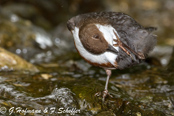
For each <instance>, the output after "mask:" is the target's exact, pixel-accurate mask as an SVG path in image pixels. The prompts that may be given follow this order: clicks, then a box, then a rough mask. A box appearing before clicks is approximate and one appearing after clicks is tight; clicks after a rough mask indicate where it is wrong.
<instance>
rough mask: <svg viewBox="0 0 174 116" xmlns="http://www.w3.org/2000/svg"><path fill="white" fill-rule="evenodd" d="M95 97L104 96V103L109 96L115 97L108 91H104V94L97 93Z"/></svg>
mask: <svg viewBox="0 0 174 116" xmlns="http://www.w3.org/2000/svg"><path fill="white" fill-rule="evenodd" d="M94 96H97V97H99V96H102V101H105V98H106V97H107V96H109V97H111V98H113V96H112V95H111V94H109V92H108V90H104V91H103V92H97V93H96V94H95V95H94Z"/></svg>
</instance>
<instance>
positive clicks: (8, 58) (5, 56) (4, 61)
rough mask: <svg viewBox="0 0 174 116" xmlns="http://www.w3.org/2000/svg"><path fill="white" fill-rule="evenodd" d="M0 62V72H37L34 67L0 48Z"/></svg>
mask: <svg viewBox="0 0 174 116" xmlns="http://www.w3.org/2000/svg"><path fill="white" fill-rule="evenodd" d="M0 61H1V62H0V70H1V71H25V70H26V71H32V72H38V71H39V70H38V69H37V68H36V67H35V66H34V65H32V64H30V63H28V62H27V61H25V60H24V59H22V58H20V57H19V56H17V55H15V54H13V53H10V52H8V51H6V50H5V49H3V48H0Z"/></svg>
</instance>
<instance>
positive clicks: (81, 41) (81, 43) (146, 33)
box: [67, 11, 157, 101]
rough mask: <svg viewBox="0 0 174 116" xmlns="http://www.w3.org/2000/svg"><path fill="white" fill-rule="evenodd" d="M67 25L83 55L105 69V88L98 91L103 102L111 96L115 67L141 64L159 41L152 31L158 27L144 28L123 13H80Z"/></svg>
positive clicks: (121, 67)
mask: <svg viewBox="0 0 174 116" xmlns="http://www.w3.org/2000/svg"><path fill="white" fill-rule="evenodd" d="M67 28H68V30H69V31H70V32H71V33H72V35H73V37H74V44H75V47H76V49H77V51H78V53H79V54H80V56H81V57H82V58H83V59H84V60H86V61H87V62H88V63H89V64H91V65H94V66H98V67H101V68H103V69H104V70H105V71H106V74H107V78H106V84H105V88H104V91H103V92H98V93H96V94H95V95H101V96H102V99H103V101H104V100H105V98H106V96H108V95H109V96H111V95H110V94H109V92H108V82H109V78H110V76H111V73H112V70H114V69H125V68H128V67H131V66H133V65H136V64H139V63H141V62H142V61H143V60H144V59H145V58H147V56H148V53H149V52H150V51H152V50H153V48H154V47H155V45H156V43H157V36H156V35H155V34H154V33H153V32H154V31H155V30H157V28H156V27H144V26H142V25H140V24H139V23H138V22H137V21H136V20H135V19H133V18H132V17H131V16H129V15H127V14H125V13H122V12H112V11H110V12H91V13H85V14H80V15H77V16H74V17H72V18H70V19H69V20H68V21H67ZM99 93H100V94H99ZM111 97H112V96H111Z"/></svg>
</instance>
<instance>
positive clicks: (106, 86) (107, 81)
mask: <svg viewBox="0 0 174 116" xmlns="http://www.w3.org/2000/svg"><path fill="white" fill-rule="evenodd" d="M105 71H106V74H107V78H106V84H105V89H104V91H103V101H104V100H105V97H106V96H107V95H109V96H110V97H112V96H111V95H110V94H109V93H108V83H109V78H110V76H111V74H112V72H111V70H108V69H106V70H105Z"/></svg>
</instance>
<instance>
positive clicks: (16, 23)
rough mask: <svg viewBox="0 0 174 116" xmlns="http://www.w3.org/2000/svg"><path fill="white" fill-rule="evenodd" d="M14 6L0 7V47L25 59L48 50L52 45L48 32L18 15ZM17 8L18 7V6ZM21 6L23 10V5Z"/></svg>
mask: <svg viewBox="0 0 174 116" xmlns="http://www.w3.org/2000/svg"><path fill="white" fill-rule="evenodd" d="M16 7H17V6H16ZM16 7H15V8H16ZM15 8H14V6H6V7H5V6H4V7H2V8H1V11H0V16H1V20H0V45H1V47H3V48H5V49H7V50H9V51H11V52H13V53H16V54H18V55H20V56H21V57H23V58H24V59H26V60H30V59H31V58H32V57H33V56H35V55H37V54H39V53H43V52H45V51H48V50H49V49H50V48H51V47H52V46H53V43H52V41H51V36H50V34H48V33H47V32H46V31H45V30H44V29H42V28H40V27H38V26H36V25H33V23H32V22H31V21H30V20H25V19H23V18H21V17H19V16H18V15H17V13H16V12H15V10H14V11H13V9H15ZM18 8H19V9H20V7H18ZM22 8H23V11H25V5H24V6H23V7H22ZM27 8H28V7H26V9H27ZM29 8H30V7H29ZM16 9H17V8H16ZM31 10H32V7H31ZM15 13H16V14H15Z"/></svg>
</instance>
